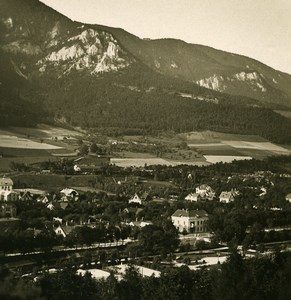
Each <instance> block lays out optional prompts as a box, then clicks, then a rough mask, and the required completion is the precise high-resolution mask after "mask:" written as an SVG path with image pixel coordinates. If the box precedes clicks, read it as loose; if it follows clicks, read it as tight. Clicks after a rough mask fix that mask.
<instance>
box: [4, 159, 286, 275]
mask: <svg viewBox="0 0 291 300" xmlns="http://www.w3.org/2000/svg"><path fill="white" fill-rule="evenodd" d="M284 159H286V158H284ZM238 163H240V164H242V163H243V162H234V163H233V164H238ZM63 164H67V163H63ZM269 164H270V166H271V167H270V168H271V169H272V168H273V167H272V164H273V162H272V161H271V162H269ZM230 166H231V164H230V165H229V164H225V165H224V170H225V175H224V176H221V175H220V176H219V178H217V177H216V176H215V173H216V172H218V171H219V173H220V174H221V172H220V170H217V171H215V168H216V167H213V166H212V167H211V166H210V167H204V168H202V169H200V168H197V167H195V168H194V169H192V170H191V168H190V169H189V166H180V167H179V168H178V167H174V168H173V167H167V166H163V167H162V166H148V167H140V168H131V169H124V168H120V167H114V166H111V165H108V164H105V165H102V166H100V168H99V169H98V170H99V171H98V172H99V174H98V173H97V174H96V175H95V177H96V178H95V181H94V184H93V185H92V184H91V186H90V187H87V188H86V187H85V186H79V187H78V186H60V184H61V183H58V184H57V186H58V188H54V187H52V186H48V187H47V189H46V190H45V189H43V186H44V185H43V183H39V186H35V184H34V186H32V187H29V186H28V184H29V183H28V182H31V178H30V177H33V178H38V179H41V178H45V179H48V178H51V177H54V176H60V174H59V173H58V174H54V173H53V172H54V171H53V170H49V171H46V169H44V170H45V171H44V172H40V174H38V175H37V174H27V178H28V180H27V182H26V183H25V184H23V183H24V182H20V178H22V177H18V176H16V175H15V174H14V175H12V176H11V177H12V178H13V176H14V180H13V179H12V178H11V177H8V176H7V175H3V176H2V178H1V179H0V201H1V206H0V226H1V228H2V232H1V234H0V239H1V244H2V245H3V249H2V259H3V261H4V262H5V261H6V265H7V266H10V267H12V269H15V267H16V269H17V270H18V271H19V270H22V271H20V272H21V273H23V274H24V273H27V271H29V270H31V269H32V268H39V267H41V266H40V265H39V263H38V264H36V263H35V260H34V259H31V261H30V264H31V267H29V266H28V267H27V266H26V267H24V266H23V264H22V262H21V259H20V257H21V255H23V254H24V255H26V256H27V257H31V256H32V257H33V255H36V253H40V254H41V253H42V254H43V253H46V255H48V254H52V253H53V255H55V254H56V253H61V252H62V253H66V255H67V258H66V259H65V257H66V256H64V257H63V258H62V259H63V260H65V261H67V260H68V257H69V259H70V260H72V257H73V258H74V259H73V261H74V264H76V257H75V255H76V254H78V257H79V259H78V261H79V262H80V263H79V264H80V265H83V267H84V261H87V264H85V265H86V268H85V269H84V268H79V269H78V270H79V271H78V272H79V273H82V272H85V270H86V269H87V270H91V271H92V270H95V269H94V268H92V266H95V265H96V266H97V269H98V270H100V272H101V275H102V274H103V273H102V272H104V268H105V269H106V270H107V268H108V265H109V266H110V265H112V264H113V265H114V264H117V265H119V264H120V263H121V262H122V261H123V263H124V264H126V262H128V261H129V260H134V261H135V262H136V265H137V266H139V268H148V269H149V270H153V271H152V272H159V270H161V266H162V265H163V264H166V265H167V264H169V262H170V264H171V266H173V267H174V266H175V265H176V266H179V265H181V263H182V264H187V265H188V266H189V267H190V268H193V269H196V268H199V267H201V266H203V265H204V266H205V264H206V265H217V264H220V263H221V262H222V261H224V260H225V259H226V258H227V253H228V252H227V251H228V250H227V249H228V247H227V245H228V243H230V242H231V241H233V240H234V239H235V241H236V243H237V244H238V245H239V247H240V249H241V251H242V253H243V254H244V255H249V256H250V255H251V256H253V255H254V253H262V254H263V253H264V252H265V251H267V252H268V249H270V247H271V246H269V245H272V243H275V245H283V246H284V247H285V248H284V249H289V248H288V247H289V245H288V243H287V241H288V240H290V237H291V228H290V203H291V193H290V192H291V190H290V175H289V174H288V173H287V172H282V171H280V172H279V173H278V172H272V171H269V170H268V171H255V172H245V173H237V172H236V173H234V172H232V171H231V170H232V167H230ZM70 167H71V168H73V171H72V172H74V173H73V174H72V175H70V176H71V177H73V178H74V176H76V177H78V178H79V177H80V176H82V177H84V178H87V180H88V181H90V180H91V181H90V182H92V175H87V174H82V175H80V171H79V170H78V169H76V166H75V165H74V164H72V163H71V164H70ZM221 167H223V166H220V167H219V169H220V168H221ZM227 168H229V169H230V170H229V171H227ZM246 168H247V169H248V168H250V169H253V168H254V166H253V164H250V165H249V166H246ZM64 172H67V170H65V171H64ZM102 174H103V175H102ZM22 175H23V174H22ZM101 175H102V176H101ZM124 177H125V179H123V180H122V178H124ZM23 178H25V177H23ZM57 178H58V177H57ZM88 178H89V179H88ZM203 178H204V179H203ZM170 179H171V180H170ZM202 180H203V181H202ZM14 181H16V182H17V183H16V184H15V183H14ZM199 181H200V183H199ZM47 182H49V181H47ZM109 182H111V183H110V184H109ZM84 185H86V180H85V181H84ZM278 185H279V186H278ZM24 186H25V187H24ZM101 188H102V189H101ZM278 188H279V189H280V193H278V192H277V191H278ZM286 243H287V244H286ZM84 251H85V252H84ZM267 252H266V253H267ZM68 253H71V254H68ZM88 253H89V254H88ZM72 255H73V256H72ZM88 255H89V257H90V259H89V261H90V263H89V264H88ZM256 255H257V254H256ZM11 257H14V261H13V263H12V262H11V261H10V259H11ZM61 257H62V256H61ZM158 257H159V263H158V264H156V261H157V258H158ZM58 261H59V259H55V258H53V259H52V258H51V257H50V258H49V259H48V261H47V262H46V264H48V265H49V267H48V268H49V269H55V266H56V264H57V262H58ZM81 262H83V263H81ZM160 264H161V265H160ZM41 265H43V263H41ZM159 265H160V266H159ZM37 266H38V267H37ZM153 267H154V268H153ZM152 268H153V269H152ZM102 270H103V271H102ZM147 271H148V270H147ZM92 272H93V273H92V274H94V272H95V273H96V272H97V271H92ZM142 272H145V273H146V269H144V270H143V271H142ZM148 272H150V273H149V274H153V273H151V271H148ZM97 273H98V272H97ZM104 274H105V273H104ZM104 274H103V275H104ZM108 274H109V273H107V275H108ZM95 275H96V274H95ZM103 275H102V276H103ZM107 275H106V276H107ZM96 276H97V275H96ZM106 276H105V277H106ZM108 276H109V275H108Z"/></svg>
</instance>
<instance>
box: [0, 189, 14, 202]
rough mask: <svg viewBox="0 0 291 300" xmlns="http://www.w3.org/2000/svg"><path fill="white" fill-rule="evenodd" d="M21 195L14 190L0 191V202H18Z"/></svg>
mask: <svg viewBox="0 0 291 300" xmlns="http://www.w3.org/2000/svg"><path fill="white" fill-rule="evenodd" d="M18 199H19V194H18V193H16V192H15V191H12V190H6V191H3V190H1V191H0V201H17V200H18Z"/></svg>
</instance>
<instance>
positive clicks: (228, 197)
mask: <svg viewBox="0 0 291 300" xmlns="http://www.w3.org/2000/svg"><path fill="white" fill-rule="evenodd" d="M237 195H239V192H238V191H237V190H233V189H232V190H231V191H223V192H221V194H220V195H219V201H220V202H222V203H230V202H233V201H234V198H235V197H236V196H237Z"/></svg>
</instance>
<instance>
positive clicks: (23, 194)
mask: <svg viewBox="0 0 291 300" xmlns="http://www.w3.org/2000/svg"><path fill="white" fill-rule="evenodd" d="M19 200H22V201H31V200H33V196H32V194H31V193H30V191H24V192H21V193H20V195H19Z"/></svg>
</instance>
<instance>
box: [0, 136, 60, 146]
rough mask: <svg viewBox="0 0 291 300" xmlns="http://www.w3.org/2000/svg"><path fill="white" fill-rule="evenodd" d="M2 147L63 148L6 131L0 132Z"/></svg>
mask: <svg viewBox="0 0 291 300" xmlns="http://www.w3.org/2000/svg"><path fill="white" fill-rule="evenodd" d="M1 147H5V148H18V149H42V150H50V149H51V150H52V149H60V148H61V147H58V146H54V145H50V144H47V143H41V142H35V141H32V140H30V139H25V138H20V137H17V136H11V135H8V134H5V133H4V134H3V133H2V134H1V132H0V148H1Z"/></svg>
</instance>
